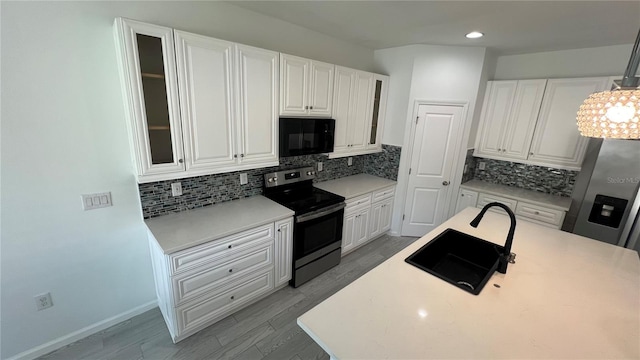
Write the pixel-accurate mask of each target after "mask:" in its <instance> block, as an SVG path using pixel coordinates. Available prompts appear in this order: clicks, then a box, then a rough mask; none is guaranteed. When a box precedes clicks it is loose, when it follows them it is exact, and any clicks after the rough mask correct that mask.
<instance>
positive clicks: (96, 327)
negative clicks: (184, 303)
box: [7, 300, 158, 360]
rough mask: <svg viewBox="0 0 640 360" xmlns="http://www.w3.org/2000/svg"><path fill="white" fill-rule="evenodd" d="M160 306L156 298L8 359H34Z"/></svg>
mask: <svg viewBox="0 0 640 360" xmlns="http://www.w3.org/2000/svg"><path fill="white" fill-rule="evenodd" d="M156 306H158V302H157V301H156V300H154V301H150V302H148V303H146V304H143V305H140V306H138V307H135V308H133V309H131V310H128V311H125V312H123V313H121V314H118V315H116V316H112V317H110V318H108V319H105V320H102V321H99V322H97V323H95V324H91V325H89V326H87V327H85V328H82V329H80V330H78V331H74V332H72V333H70V334H67V335H65V336H61V337H59V338H57V339H55V340H52V341H49V342H48V343H44V344H42V345H39V346H36V347H34V348H31V349H29V350H27V351H24V352H21V353H20V354H17V355H14V356H12V357H10V358H8V359H7V360H32V359H35V358H37V357H39V356H42V355H45V354H48V353H50V352H52V351H54V350H57V349H59V348H61V347H63V346H67V345H69V344H71V343H73V342H76V341H78V340H80V339H84V338H85V337H87V336H89V335H93V334H95V333H97V332H99V331H102V330H105V329H107V328H109V327H111V326H113V325H115V324H118V323H120V322H123V321H125V320H129V319H131V318H132V317H134V316H136V315H140V314H142V313H143V312H145V311H149V310H151V309H153V308H154V307H156Z"/></svg>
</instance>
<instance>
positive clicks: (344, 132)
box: [329, 66, 389, 157]
mask: <svg viewBox="0 0 640 360" xmlns="http://www.w3.org/2000/svg"><path fill="white" fill-rule="evenodd" d="M388 79H389V77H388V76H385V75H378V74H373V73H369V72H366V71H360V70H355V69H349V68H345V67H342V66H336V76H335V91H334V94H333V109H334V110H333V118H334V119H335V120H336V130H335V141H334V152H333V153H331V154H329V156H330V157H341V156H352V155H361V154H366V153H372V152H376V151H380V150H381V149H382V144H381V143H380V140H381V139H382V129H383V126H384V114H385V111H386V95H387V89H386V88H387V83H388Z"/></svg>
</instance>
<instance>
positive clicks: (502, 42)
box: [232, 0, 640, 55]
mask: <svg viewBox="0 0 640 360" xmlns="http://www.w3.org/2000/svg"><path fill="white" fill-rule="evenodd" d="M232 3H233V4H234V5H236V6H239V7H242V8H245V9H248V10H252V11H255V12H258V13H261V14H264V15H268V16H271V17H275V18H278V19H281V20H284V21H287V22H290V23H293V24H296V25H299V26H302V27H305V28H307V29H311V30H315V31H317V32H320V33H323V34H326V35H329V36H332V37H335V38H339V39H342V40H345V41H347V42H350V43H353V44H358V45H361V46H364V47H367V48H371V49H383V48H389V47H396V46H403V45H410V44H432V45H457V46H482V47H488V48H490V49H492V50H494V51H495V53H496V54H498V55H508V54H520V53H531V52H540V51H553V50H564V49H579V48H587V47H598V46H607V45H617V44H630V43H633V42H634V40H635V38H636V35H637V34H638V29H640V1H637V0H636V1H233V2H232ZM473 30H477V31H481V32H483V33H484V34H485V36H484V37H483V38H481V39H475V40H469V39H466V38H465V37H464V35H465V34H466V33H467V32H470V31H473Z"/></svg>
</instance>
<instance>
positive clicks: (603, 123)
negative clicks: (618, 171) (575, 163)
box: [576, 31, 640, 139]
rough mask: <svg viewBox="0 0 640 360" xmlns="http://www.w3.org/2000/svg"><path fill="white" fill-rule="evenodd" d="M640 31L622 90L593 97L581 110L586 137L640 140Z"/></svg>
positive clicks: (580, 115)
mask: <svg viewBox="0 0 640 360" xmlns="http://www.w3.org/2000/svg"><path fill="white" fill-rule="evenodd" d="M638 63H640V31H639V32H638V37H637V38H636V42H635V44H634V46H633V50H632V51H631V58H630V59H629V65H627V70H626V71H625V72H624V77H623V78H622V83H621V84H620V87H619V88H617V89H615V90H611V91H602V92H598V93H594V94H591V95H590V96H589V97H588V98H587V99H586V100H585V101H584V103H583V104H582V105H581V106H580V110H578V116H577V118H576V120H577V121H578V129H579V130H580V134H581V135H582V136H588V137H595V138H608V139H640V89H638V84H639V83H640V81H639V80H640V78H639V77H637V76H636V72H637V71H638Z"/></svg>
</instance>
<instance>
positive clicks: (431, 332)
mask: <svg viewBox="0 0 640 360" xmlns="http://www.w3.org/2000/svg"><path fill="white" fill-rule="evenodd" d="M479 211H480V209H476V208H467V209H465V210H463V211H462V212H460V213H459V214H458V215H456V216H454V217H453V218H451V219H449V220H448V221H446V222H445V223H443V224H442V225H440V226H439V227H437V228H436V229H434V230H433V231H432V232H430V233H429V234H427V235H425V236H424V237H422V238H421V239H419V240H417V241H416V242H414V243H413V244H411V245H409V246H408V247H407V248H405V249H404V250H402V251H400V252H399V253H398V254H396V255H395V256H393V257H392V258H390V259H389V260H387V261H386V262H384V263H382V264H381V265H379V266H378V267H376V268H374V269H373V270H371V271H370V272H368V273H367V274H365V275H363V276H362V277H361V278H359V279H357V280H356V281H354V282H353V283H351V284H350V285H348V286H347V287H345V288H344V289H342V290H340V291H339V292H337V293H336V294H334V295H333V296H331V297H330V298H328V299H327V300H325V301H324V302H322V303H320V304H318V305H317V306H316V307H315V308H313V309H311V310H310V311H308V312H307V313H305V314H304V315H302V316H301V317H299V318H298V324H299V325H300V326H301V327H302V328H303V329H304V330H305V331H306V332H307V333H308V334H309V335H310V336H311V337H312V338H313V339H314V340H315V341H316V342H317V343H318V344H319V345H320V346H322V348H323V349H324V350H325V351H326V352H327V353H329V355H330V356H331V357H332V358H334V359H409V358H411V359H431V358H464V359H471V358H480V359H495V358H528V359H532V358H539V359H568V358H572V359H577V358H580V359H587V358H590V359H602V358H628V359H638V358H640V261H639V259H638V253H637V252H636V251H633V250H630V249H625V248H621V247H616V246H613V245H610V244H606V243H603V242H599V241H596V240H591V239H587V238H584V237H581V236H577V235H574V234H570V233H566V232H562V231H559V230H555V229H550V228H546V227H542V226H538V225H535V224H532V223H529V222H525V221H521V222H519V223H518V224H517V227H516V232H515V237H514V241H513V248H512V251H513V252H515V253H516V254H517V257H516V263H515V264H509V266H508V270H507V274H499V273H497V272H496V273H495V274H494V275H493V276H492V277H491V279H490V280H489V282H488V283H487V285H486V286H485V287H484V289H482V291H481V292H480V294H479V295H477V296H474V295H472V294H470V293H468V292H466V291H463V290H461V289H459V288H457V287H455V286H453V285H451V284H449V283H447V282H445V281H443V280H440V279H439V278H436V277H435V276H432V275H430V274H428V273H426V272H424V271H422V270H420V269H418V268H416V267H414V266H412V265H410V264H407V263H405V261H404V260H405V258H407V257H408V256H409V255H411V254H412V253H413V252H415V251H416V250H418V249H419V248H420V247H421V246H423V245H424V244H426V243H427V242H429V241H430V240H431V239H433V238H434V237H435V236H436V235H438V234H440V233H441V232H442V231H444V230H445V229H447V228H453V229H457V230H460V231H463V232H466V233H468V234H471V235H474V236H478V237H480V238H484V239H486V240H489V241H492V242H495V243H498V244H501V245H502V244H503V243H504V241H505V238H506V234H507V231H508V228H509V219H508V217H507V216H506V215H503V214H499V213H492V212H488V213H487V214H486V215H485V216H484V219H483V220H482V221H481V222H480V225H479V226H478V228H476V229H474V228H472V227H470V226H469V225H468V224H469V222H470V221H471V220H472V219H473V218H474V217H475V215H476V214H477V213H478V212H479Z"/></svg>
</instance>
